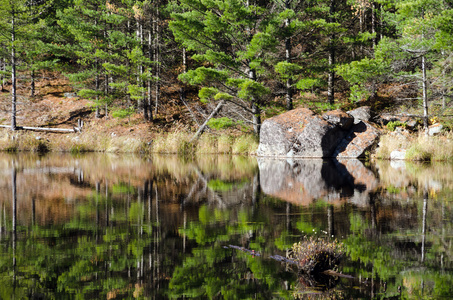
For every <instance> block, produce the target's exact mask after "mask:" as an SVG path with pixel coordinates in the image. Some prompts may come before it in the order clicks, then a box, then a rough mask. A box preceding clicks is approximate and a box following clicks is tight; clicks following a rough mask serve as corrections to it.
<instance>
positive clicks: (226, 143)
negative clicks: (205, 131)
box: [217, 135, 233, 154]
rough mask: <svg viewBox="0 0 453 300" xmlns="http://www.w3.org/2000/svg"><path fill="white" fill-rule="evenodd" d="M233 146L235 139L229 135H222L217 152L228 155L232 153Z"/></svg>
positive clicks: (218, 140)
mask: <svg viewBox="0 0 453 300" xmlns="http://www.w3.org/2000/svg"><path fill="white" fill-rule="evenodd" d="M232 144H233V138H232V137H231V136H228V135H221V136H220V137H219V138H218V139H217V151H218V153H222V154H228V153H231V147H232Z"/></svg>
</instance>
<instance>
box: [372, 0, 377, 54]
mask: <svg viewBox="0 0 453 300" xmlns="http://www.w3.org/2000/svg"><path fill="white" fill-rule="evenodd" d="M377 5H378V4H377V3H376V2H375V1H373V3H372V7H371V33H372V34H373V35H374V36H373V49H376V46H377V42H378V39H377V33H376V10H377Z"/></svg>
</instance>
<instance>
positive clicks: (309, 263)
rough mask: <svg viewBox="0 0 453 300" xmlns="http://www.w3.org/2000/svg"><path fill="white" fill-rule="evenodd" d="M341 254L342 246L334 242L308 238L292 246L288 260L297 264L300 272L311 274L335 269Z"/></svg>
mask: <svg viewBox="0 0 453 300" xmlns="http://www.w3.org/2000/svg"><path fill="white" fill-rule="evenodd" d="M343 252H344V249H343V245H342V244H341V243H339V242H338V241H336V240H335V241H333V242H329V241H326V240H324V239H321V238H315V237H310V238H308V239H305V240H304V241H301V242H299V243H295V244H294V245H293V247H292V254H291V257H290V258H291V259H292V260H295V261H296V262H297V265H298V267H299V269H300V270H302V271H304V272H305V273H307V274H313V273H320V272H323V271H326V270H333V269H335V268H336V267H337V266H338V264H339V262H340V259H341V257H342V256H343Z"/></svg>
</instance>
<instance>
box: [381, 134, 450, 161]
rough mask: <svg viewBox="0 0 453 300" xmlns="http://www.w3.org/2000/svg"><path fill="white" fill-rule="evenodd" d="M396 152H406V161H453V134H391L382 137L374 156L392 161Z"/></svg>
mask: <svg viewBox="0 0 453 300" xmlns="http://www.w3.org/2000/svg"><path fill="white" fill-rule="evenodd" d="M394 150H406V155H405V159H407V160H414V161H453V133H452V132H444V133H442V134H440V135H436V136H426V135H425V134H424V133H419V134H414V135H403V134H395V133H389V134H386V135H383V136H381V139H380V142H379V147H378V148H377V149H376V153H375V155H374V157H375V158H378V159H390V153H392V151H394Z"/></svg>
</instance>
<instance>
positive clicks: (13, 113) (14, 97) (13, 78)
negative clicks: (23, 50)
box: [11, 11, 17, 131]
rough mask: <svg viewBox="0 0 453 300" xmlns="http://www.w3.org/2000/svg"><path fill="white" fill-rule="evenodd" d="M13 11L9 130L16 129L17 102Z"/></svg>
mask: <svg viewBox="0 0 453 300" xmlns="http://www.w3.org/2000/svg"><path fill="white" fill-rule="evenodd" d="M15 18H16V16H15V12H14V11H13V12H12V17H11V69H12V70H11V81H12V88H11V95H12V100H11V130H13V131H14V130H16V113H17V112H16V102H17V94H16V93H17V91H16V46H15V45H14V43H15V41H16V27H15V26H16V24H15Z"/></svg>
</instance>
